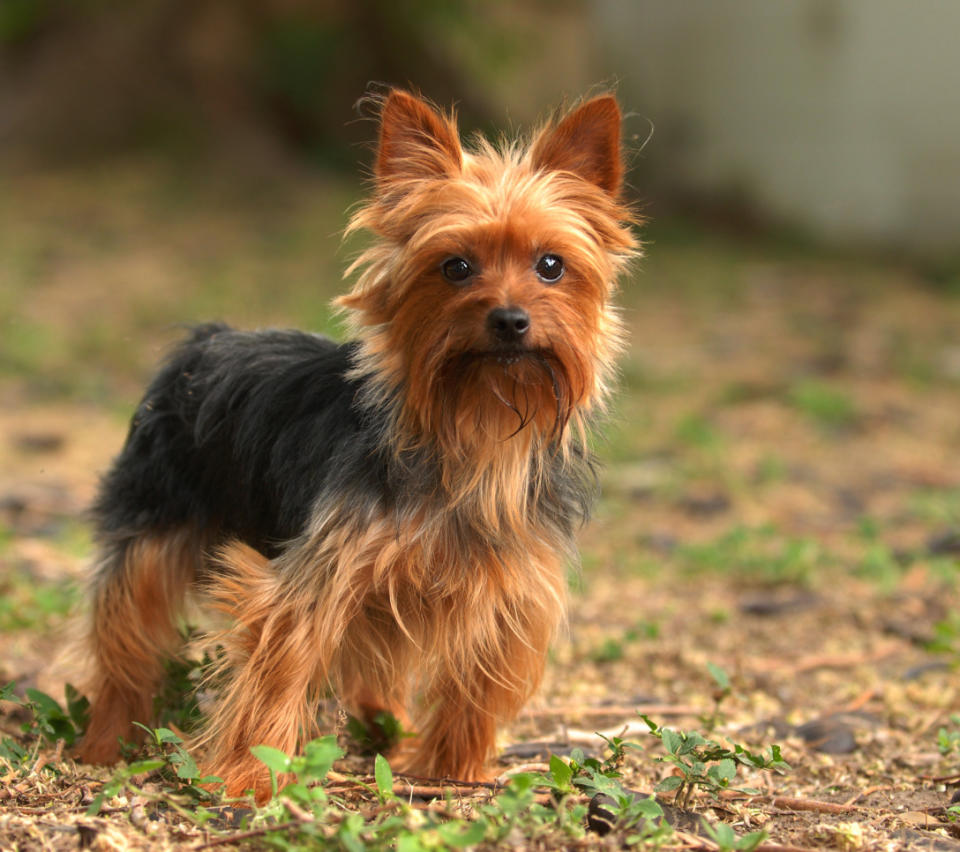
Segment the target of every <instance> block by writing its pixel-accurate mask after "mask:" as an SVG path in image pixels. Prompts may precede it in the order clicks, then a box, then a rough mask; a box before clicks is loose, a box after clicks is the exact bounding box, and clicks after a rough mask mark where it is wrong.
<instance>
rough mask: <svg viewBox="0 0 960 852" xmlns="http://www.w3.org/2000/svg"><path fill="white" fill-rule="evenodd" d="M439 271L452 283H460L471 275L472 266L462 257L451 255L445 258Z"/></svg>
mask: <svg viewBox="0 0 960 852" xmlns="http://www.w3.org/2000/svg"><path fill="white" fill-rule="evenodd" d="M440 271H441V272H442V273H443V277H444V278H446V279H447V281H450V282H451V283H453V284H462V283H463V282H464V281H466V280H467V279H468V278H469V277H470V276H471V275H473V267H472V266H471V265H470V264H469V262H467V261H466V260H464V259H463V258H462V257H451V258H449V259H447V260H445V261H444V262H443V266H441V267H440Z"/></svg>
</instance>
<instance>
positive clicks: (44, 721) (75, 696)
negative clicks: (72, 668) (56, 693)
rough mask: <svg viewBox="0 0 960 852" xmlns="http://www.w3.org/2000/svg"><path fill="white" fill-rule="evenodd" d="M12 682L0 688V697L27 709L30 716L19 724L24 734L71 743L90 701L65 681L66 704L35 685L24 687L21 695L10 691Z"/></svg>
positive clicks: (80, 729) (80, 726)
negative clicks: (31, 687) (24, 696)
mask: <svg viewBox="0 0 960 852" xmlns="http://www.w3.org/2000/svg"><path fill="white" fill-rule="evenodd" d="M15 686H16V684H15V683H13V682H11V683H8V684H7V685H6V686H4V687H3V688H2V689H0V701H9V702H11V703H12V704H16V705H18V706H20V707H26V708H27V709H29V710H30V713H31V718H30V719H29V720H28V721H26V722H24V723H23V724H22V725H21V726H20V730H21V732H22V733H23V734H24V736H26V737H39V738H42V739H43V740H45V741H46V742H48V743H51V744H52V743H56V742H57V741H58V740H63V742H64V744H65V745H66V746H68V747H69V746H72V745H73V744H74V743H75V742H76V741H77V739H78V738H79V736H80V734H81V732H82V731H83V730H84V729H85V728H86V726H87V711H88V710H89V708H90V702H88V701H87V699H86V698H85V697H84V696H82V695H81V694H80V693H79V692H77V690H76V689H75V688H74V687H73V686H71V685H70V684H69V683H68V684H67V686H66V690H65V700H66V708H64V707H63V706H62V705H61V704H60V702H59V701H57V700H56V699H55V698H52V697H51V696H49V695H47V694H46V693H45V692H41V691H40V690H39V689H26V690H25V691H24V694H25V695H26V698H25V699H22V698H19V697H18V696H17V695H15V694H14V688H15Z"/></svg>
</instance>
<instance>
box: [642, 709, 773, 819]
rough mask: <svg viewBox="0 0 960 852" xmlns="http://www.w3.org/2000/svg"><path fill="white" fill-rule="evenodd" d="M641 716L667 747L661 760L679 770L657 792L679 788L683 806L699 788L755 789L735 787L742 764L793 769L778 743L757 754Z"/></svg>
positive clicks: (679, 802)
mask: <svg viewBox="0 0 960 852" xmlns="http://www.w3.org/2000/svg"><path fill="white" fill-rule="evenodd" d="M640 718H641V719H643V721H644V722H645V723H646V724H647V727H648V728H649V729H650V734H651V735H652V736H654V737H656V738H657V739H659V740H660V741H661V742H662V743H663V747H664V749H666V752H667V753H666V755H665V756H664V757H658V758H657V760H659V761H661V762H663V763H669V764H671V765H672V766H674V767H675V768H676V769H677V770H678V772H679V774H676V775H669V776H667V777H666V778H664V779H663V780H662V781H661V782H660V783H659V784H658V785H657V786H656V787H655V788H654V789H656V791H657V792H671V791H675V792H676V796H675V801H676V803H677V805H678V806H679V807H682V808H685V807H687V806H688V805H689V804H690V801H691V799H692V797H693V794H694V792H695V791H696V790H698V789H700V790H703V791H705V792H706V793H708V794H709V795H711V796H717V795H719V793H720V791H721V790H726V789H728V788H731V789H740V790H743V791H744V792H755V791H752V790H749V789H746V788H733V787H732V784H733V781H734V780H735V779H736V776H737V770H738V768H739V767H740V766H746V767H748V768H750V769H763V770H773V771H777V772H783V771H786V770H788V769H790V767H789V765H788V764H787V763H786V761H784V760H783V758H782V757H781V756H780V746H778V745H771V746H770V747H769V748H768V749H767V751H766V753H765V754H754V753H753V752H751V751H749V750H748V749H746V748H744V747H743V746H742V745H740V744H739V743H733V744H732V745H733V748H732V749H731V748H729V747H727V746H725V745H722V744H721V743H719V742H717V741H716V740H710V739H707V738H706V737H704V736H703V735H701V734H699V733H697V732H696V731H678V730H674V729H673V728H665V727H663V726H661V725H657V724H656V723H655V722H652V721H651V720H650V718H649V717H648V716H643V715H641V717H640Z"/></svg>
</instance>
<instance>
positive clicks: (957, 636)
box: [925, 612, 960, 654]
mask: <svg viewBox="0 0 960 852" xmlns="http://www.w3.org/2000/svg"><path fill="white" fill-rule="evenodd" d="M925 647H926V649H927V650H928V651H932V652H934V653H947V654H957V653H960V612H951V613H950V614H949V615H948V616H947V617H946V618H944V619H943V620H942V621H938V622H937V623H936V624H934V625H933V639H931V640H930V641H929V642H927V643H926V645H925Z"/></svg>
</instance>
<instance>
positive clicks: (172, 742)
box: [87, 722, 220, 825]
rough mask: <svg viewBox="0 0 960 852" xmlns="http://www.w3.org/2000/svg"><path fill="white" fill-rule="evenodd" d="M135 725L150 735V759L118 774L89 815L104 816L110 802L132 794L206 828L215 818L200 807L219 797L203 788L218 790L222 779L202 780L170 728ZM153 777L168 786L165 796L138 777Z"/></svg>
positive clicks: (210, 778) (92, 804)
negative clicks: (101, 814) (216, 787)
mask: <svg viewBox="0 0 960 852" xmlns="http://www.w3.org/2000/svg"><path fill="white" fill-rule="evenodd" d="M134 724H136V725H137V726H138V727H140V728H142V729H143V730H144V731H146V732H147V735H148V739H147V742H146V745H145V747H144V748H145V750H146V752H147V757H146V758H144V759H142V760H136V761H133V762H131V763H128V764H127V765H126V766H122V767H121V768H120V769H118V770H117V771H116V772H114V774H113V776H112V777H111V778H110V780H109V781H107V783H106V784H104V785H103V787H102V788H101V789H100V792H99V793H98V794H97V795H96V796H95V797H94V799H93V801H92V802H91V803H90V806H89V807H88V808H87V815H88V816H95V815H96V814H98V813H100V809H101V808H102V807H103V804H104V802H105V801H107V800H108V799H112V798H113V797H114V796H119V795H121V794H123V793H131V794H134V795H137V796H141V797H143V798H145V799H147V800H148V801H152V802H155V803H156V802H162V803H163V804H164V806H165V807H169V808H172V809H173V810H176V811H177V812H178V813H179V814H180V815H181V816H184V817H186V818H187V819H189V820H190V821H191V822H193V823H195V824H198V825H202V824H203V823H204V822H206V821H207V820H208V819H210V817H211V816H213V814H212V813H210V812H209V811H207V810H206V809H205V808H203V807H198V806H199V805H200V804H201V803H211V802H213V801H214V799H215V794H214V793H211V792H210V791H209V790H207V789H206V787H205V786H203V785H207V786H215V785H216V784H217V783H218V782H219V781H220V779H219V778H215V777H213V776H212V775H207V776H202V777H201V775H200V771H199V769H198V768H197V762H196V761H195V760H194V759H193V757H192V756H191V755H190V754H189V753H188V752H187V750H186V749H185V748H184V747H183V740H182V739H181V738H180V737H179V736H177V735H176V734H175V733H174V732H173V731H171V730H170V729H169V728H148V727H147V726H146V725H141V724H140V723H139V722H135V723H134ZM151 773H158V774H159V776H160V778H161V779H162V780H163V781H164V782H166V783H165V789H164V790H163V791H162V792H161V793H150V792H148V791H146V790H144V789H143V788H142V787H141V786H140V784H139V783H138V781H137V778H138V776H141V775H146V774H151Z"/></svg>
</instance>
